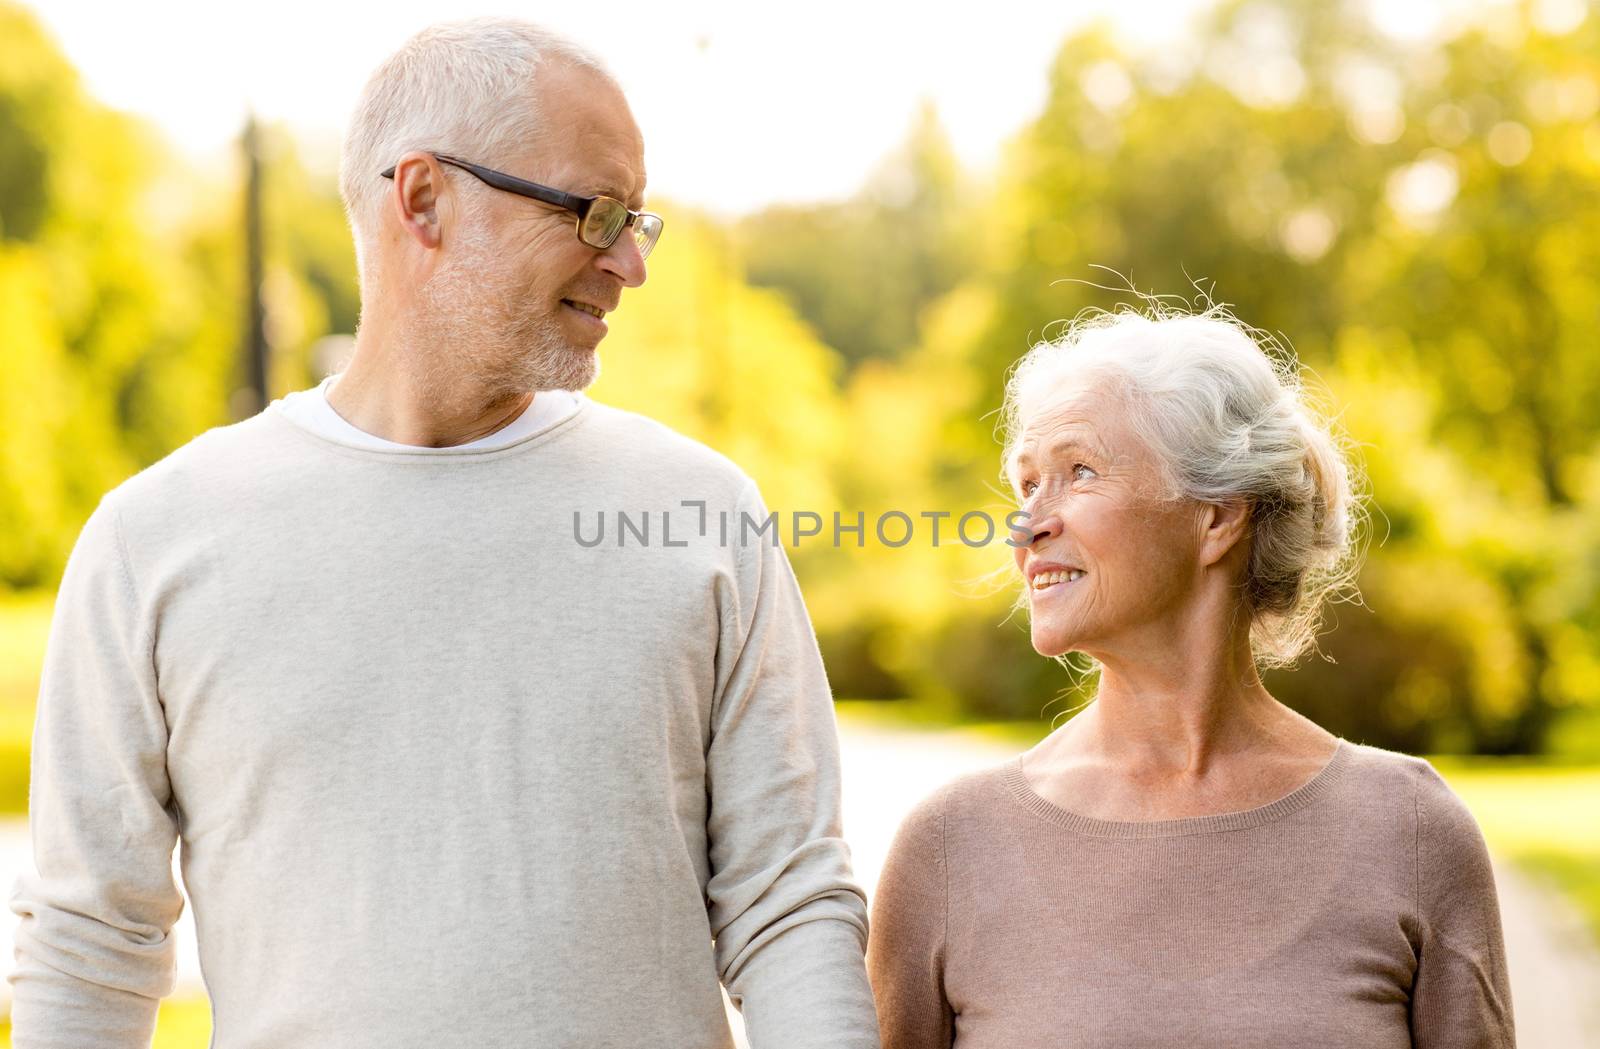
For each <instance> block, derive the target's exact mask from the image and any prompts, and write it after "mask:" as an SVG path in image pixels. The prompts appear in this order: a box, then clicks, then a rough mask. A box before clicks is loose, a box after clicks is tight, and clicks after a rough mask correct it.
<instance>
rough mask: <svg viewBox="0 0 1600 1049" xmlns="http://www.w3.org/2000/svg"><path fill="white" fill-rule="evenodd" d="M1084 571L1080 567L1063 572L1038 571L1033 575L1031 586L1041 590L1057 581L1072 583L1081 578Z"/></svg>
mask: <svg viewBox="0 0 1600 1049" xmlns="http://www.w3.org/2000/svg"><path fill="white" fill-rule="evenodd" d="M1085 574H1086V573H1085V572H1084V570H1083V569H1081V568H1073V569H1069V570H1068V571H1065V572H1040V573H1039V574H1038V575H1036V576H1034V577H1033V588H1034V589H1035V590H1043V589H1045V588H1046V587H1049V586H1054V585H1055V584H1057V583H1072V582H1076V581H1077V580H1079V579H1082V578H1083V577H1084V575H1085Z"/></svg>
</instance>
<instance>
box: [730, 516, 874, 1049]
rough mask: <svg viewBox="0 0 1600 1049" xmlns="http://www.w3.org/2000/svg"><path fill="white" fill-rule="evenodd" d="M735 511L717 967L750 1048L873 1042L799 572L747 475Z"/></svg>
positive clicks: (855, 891) (865, 1046)
mask: <svg viewBox="0 0 1600 1049" xmlns="http://www.w3.org/2000/svg"><path fill="white" fill-rule="evenodd" d="M744 513H748V514H750V515H751V517H752V520H753V522H754V523H753V524H752V525H751V529H750V531H749V532H748V535H746V533H745V532H744V530H743V529H742V528H741V527H740V524H741V522H739V521H734V522H732V524H733V527H734V529H735V532H734V541H733V547H734V550H735V551H736V554H737V558H736V563H737V578H736V579H733V580H730V581H729V582H728V585H727V586H726V587H724V591H725V592H724V593H723V594H721V595H719V597H720V600H721V604H722V620H723V627H722V636H721V638H720V640H719V644H718V653H717V668H716V681H717V692H716V696H715V697H714V703H713V707H712V725H711V740H710V743H709V745H708V747H707V751H706V789H707V793H708V797H709V803H710V806H709V813H708V816H707V838H708V851H709V858H710V864H711V877H710V880H709V882H708V883H707V886H706V896H707V906H708V910H709V915H710V919H711V931H712V935H713V937H715V940H716V943H715V957H716V964H717V969H718V972H719V974H720V975H721V977H722V981H723V984H724V985H725V986H726V987H727V989H728V995H729V998H730V999H731V1000H732V1001H733V1002H734V1004H735V1005H737V1006H738V1007H739V1009H740V1011H741V1012H742V1013H743V1014H744V1019H745V1029H746V1032H747V1034H748V1036H749V1040H750V1045H751V1049H805V1047H813V1046H814V1047H817V1049H824V1047H826V1049H877V1046H878V1034H877V1018H876V1016H875V1014H874V1012H873V1006H872V992H871V989H870V988H869V987H868V985H867V977H866V967H865V964H864V960H863V952H864V949H865V946H866V938H867V909H866V901H865V898H864V896H863V894H862V892H861V889H860V888H859V887H858V886H857V885H856V884H855V882H854V881H853V879H852V876H851V870H850V853H849V849H848V848H847V847H846V845H845V842H844V838H843V836H842V827H841V818H840V811H839V803H840V801H839V777H840V772H839V743H838V735H837V730H836V727H835V722H834V713H833V698H832V694H831V692H830V691H829V689H828V682H827V678H826V676H825V674H824V672H823V668H822V659H821V656H820V655H819V654H818V651H817V643H816V637H815V635H814V634H813V633H812V631H811V623H810V620H809V619H808V618H807V616H806V610H805V605H804V603H803V602H802V600H801V597H800V589H799V585H798V584H797V583H796V581H795V578H794V573H793V572H792V571H791V570H790V568H789V564H788V561H787V559H786V558H785V557H784V554H783V551H782V550H781V548H779V547H778V546H777V544H776V543H775V542H773V541H772V540H773V539H774V538H775V535H774V533H773V532H772V531H769V532H768V533H767V537H759V536H757V535H756V534H755V532H754V528H755V527H757V526H759V525H760V523H761V522H762V521H764V520H765V519H766V512H765V507H764V506H763V505H762V503H761V500H760V497H759V495H757V494H756V492H755V489H754V486H749V487H747V489H746V490H745V493H744V495H743V497H742V498H741V499H740V500H739V506H738V510H737V511H736V514H744ZM773 528H774V529H775V528H776V525H774V526H773ZM740 539H744V542H740V541H739V540H740Z"/></svg>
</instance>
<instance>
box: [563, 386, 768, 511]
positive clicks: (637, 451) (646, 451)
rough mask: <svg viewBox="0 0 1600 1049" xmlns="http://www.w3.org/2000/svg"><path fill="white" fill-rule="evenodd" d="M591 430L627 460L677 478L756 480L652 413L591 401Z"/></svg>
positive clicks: (731, 482) (738, 483) (735, 484)
mask: <svg viewBox="0 0 1600 1049" xmlns="http://www.w3.org/2000/svg"><path fill="white" fill-rule="evenodd" d="M588 413H589V420H588V424H589V431H590V432H591V433H592V434H593V435H594V436H595V437H596V438H597V439H599V440H600V441H603V442H606V443H607V444H608V445H610V446H611V447H612V448H613V449H614V450H615V451H616V452H618V453H622V454H623V456H624V457H625V461H627V462H631V463H634V464H637V465H638V466H639V467H641V468H644V469H648V470H650V471H651V472H652V473H656V474H663V473H665V474H672V475H675V479H680V478H681V479H695V480H707V481H716V482H722V483H725V484H727V485H728V486H729V487H731V488H732V489H734V490H735V491H737V490H741V489H743V488H745V487H747V486H750V485H751V484H752V483H753V482H752V481H751V479H750V475H749V474H747V473H745V471H744V470H743V469H741V468H740V467H739V464H737V463H735V462H734V461H733V460H732V459H730V458H728V457H727V456H726V455H724V454H722V453H721V452H719V451H717V450H716V449H714V448H712V447H710V446H709V445H707V444H704V443H702V442H700V441H697V440H695V439H694V438H693V437H689V436H687V435H686V434H682V433H679V432H678V431H677V430H674V429H673V428H672V427H670V426H668V425H667V424H666V423H664V422H661V421H660V420H658V419H652V418H651V417H650V416H648V415H641V414H640V413H638V412H633V411H629V410H627V409H625V408H618V407H616V406H615V405H609V404H602V403H601V402H599V401H590V402H589V405H588Z"/></svg>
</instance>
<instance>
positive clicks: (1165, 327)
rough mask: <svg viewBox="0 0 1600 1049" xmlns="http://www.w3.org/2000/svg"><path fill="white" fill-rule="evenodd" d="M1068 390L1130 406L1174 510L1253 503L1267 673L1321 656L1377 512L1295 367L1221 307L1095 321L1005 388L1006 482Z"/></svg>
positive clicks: (1042, 354) (1030, 360) (1253, 569)
mask: <svg viewBox="0 0 1600 1049" xmlns="http://www.w3.org/2000/svg"><path fill="white" fill-rule="evenodd" d="M1258 339H1260V340H1261V341H1260V342H1258V341H1257V340H1258ZM1263 344H1265V345H1266V346H1267V347H1270V348H1271V349H1273V350H1275V351H1277V353H1278V357H1279V359H1277V360H1274V359H1273V358H1272V357H1270V356H1269V355H1268V354H1267V352H1266V351H1265V350H1264V349H1263ZM1069 379H1070V380H1071V381H1072V382H1073V383H1074V384H1075V385H1079V384H1082V383H1084V382H1085V381H1086V380H1087V381H1088V382H1090V383H1093V384H1104V385H1102V386H1101V388H1102V389H1108V390H1110V391H1112V392H1114V393H1115V394H1116V395H1118V396H1119V397H1121V398H1122V400H1123V403H1124V405H1125V407H1126V409H1127V412H1128V415H1127V420H1128V424H1129V426H1130V428H1131V429H1132V431H1133V432H1134V433H1135V434H1136V435H1137V436H1138V437H1139V438H1140V439H1141V440H1142V441H1143V442H1144V443H1145V445H1146V447H1148V448H1149V449H1150V451H1151V452H1152V453H1153V455H1154V457H1155V458H1156V460H1157V461H1158V462H1160V463H1161V464H1162V467H1163V473H1164V476H1163V477H1162V478H1161V479H1160V480H1161V482H1162V484H1163V488H1164V491H1163V492H1162V493H1161V494H1162V495H1163V496H1164V497H1165V498H1167V499H1172V500H1195V501H1198V502H1203V503H1229V502H1235V501H1238V500H1245V501H1248V502H1249V504H1250V506H1251V532H1250V559H1249V567H1248V570H1247V572H1246V575H1245V578H1244V580H1243V581H1242V584H1241V586H1242V591H1243V594H1242V597H1243V601H1242V606H1241V607H1242V609H1243V610H1244V611H1245V612H1246V613H1248V614H1249V616H1250V617H1251V618H1250V645H1251V650H1252V652H1253V653H1254V655H1255V659H1256V663H1257V665H1258V666H1261V667H1274V666H1289V665H1292V664H1293V663H1294V662H1295V661H1296V660H1298V658H1299V657H1300V656H1301V655H1302V654H1303V653H1304V652H1305V651H1306V650H1307V649H1310V648H1314V647H1315V642H1316V634H1317V631H1318V629H1319V627H1320V625H1321V622H1322V614H1323V609H1324V607H1325V605H1326V604H1327V603H1328V602H1329V601H1330V600H1332V599H1337V598H1340V597H1353V596H1354V595H1355V593H1356V592H1355V576H1356V573H1357V570H1358V568H1359V561H1360V550H1359V546H1358V543H1357V540H1356V534H1357V532H1358V530H1359V526H1360V524H1361V522H1362V521H1363V520H1364V519H1365V507H1364V497H1363V494H1362V485H1363V481H1362V478H1361V475H1360V473H1359V471H1358V469H1357V467H1356V465H1355V462H1354V460H1353V457H1352V456H1350V455H1349V454H1347V452H1346V451H1345V449H1344V448H1343V447H1342V446H1341V441H1340V440H1339V439H1338V438H1336V437H1335V436H1334V434H1333V432H1332V427H1331V425H1330V423H1329V421H1328V420H1327V419H1326V417H1324V416H1323V415H1321V414H1319V413H1318V412H1317V410H1316V409H1315V408H1314V406H1313V405H1312V403H1311V399H1310V398H1309V396H1308V395H1307V391H1306V390H1305V387H1304V385H1303V384H1302V382H1301V379H1300V368H1299V365H1298V363H1297V362H1296V361H1295V359H1294V358H1293V356H1292V355H1291V354H1290V353H1289V352H1288V351H1287V350H1285V349H1284V348H1283V347H1281V346H1280V345H1278V343H1277V341H1276V340H1275V339H1272V338H1271V337H1268V336H1264V335H1260V334H1259V333H1256V332H1254V331H1252V330H1251V329H1249V328H1247V327H1246V326H1245V325H1243V324H1241V323H1240V322H1239V321H1238V320H1236V319H1235V318H1234V317H1233V316H1232V315H1231V314H1229V313H1228V312H1227V310H1226V309H1224V308H1223V307H1221V306H1213V307H1211V308H1209V309H1207V310H1205V311H1204V312H1203V313H1198V314H1191V313H1187V312H1184V311H1181V310H1177V309H1174V308H1172V307H1170V306H1167V305H1165V304H1163V303H1162V302H1160V301H1159V300H1156V301H1150V302H1148V304H1147V306H1146V307H1145V308H1144V309H1142V310H1141V309H1136V308H1133V307H1131V306H1130V307H1124V308H1122V309H1120V310H1118V311H1116V312H1106V311H1103V310H1091V311H1087V312H1085V313H1084V314H1082V315H1080V316H1079V317H1077V318H1076V319H1075V320H1073V321H1071V322H1069V323H1068V324H1067V326H1066V329H1065V331H1064V332H1063V333H1062V334H1061V335H1059V336H1058V337H1055V338H1053V339H1050V340H1049V341H1047V342H1044V343H1041V344H1039V345H1037V346H1035V347H1034V348H1033V349H1032V350H1031V351H1029V353H1028V354H1026V355H1025V356H1024V357H1023V358H1022V359H1021V360H1020V361H1019V362H1018V363H1017V364H1016V366H1015V367H1014V368H1013V369H1012V372H1011V374H1010V376H1009V377H1008V379H1007V382H1006V395H1005V407H1004V418H1003V425H1004V428H1005V455H1004V460H1003V461H1004V463H1005V473H1006V474H1007V480H1008V481H1010V480H1011V477H1010V473H1011V468H1012V464H1013V461H1014V458H1015V455H1016V452H1017V446H1018V443H1019V442H1020V440H1021V437H1022V433H1023V428H1024V427H1025V426H1026V425H1027V421H1028V418H1029V416H1030V415H1031V414H1032V413H1033V412H1034V411H1035V410H1036V409H1037V408H1038V407H1039V406H1040V404H1041V403H1042V402H1043V401H1044V400H1045V399H1047V398H1048V397H1049V396H1050V395H1051V393H1052V391H1053V390H1055V389H1056V387H1057V386H1058V385H1059V384H1060V383H1061V382H1062V381H1063V380H1069ZM1013 488H1014V486H1013Z"/></svg>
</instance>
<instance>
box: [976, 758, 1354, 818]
mask: <svg viewBox="0 0 1600 1049" xmlns="http://www.w3.org/2000/svg"><path fill="white" fill-rule="evenodd" d="M1351 750H1352V748H1351V746H1350V744H1349V743H1348V742H1347V741H1345V740H1344V739H1340V740H1339V743H1338V746H1336V747H1335V748H1334V751H1333V756H1332V757H1330V758H1329V759H1328V761H1327V764H1325V765H1323V766H1322V768H1321V769H1320V770H1318V772H1317V773H1316V775H1314V776H1312V777H1311V778H1310V779H1308V780H1307V781H1306V782H1304V783H1302V784H1301V785H1300V786H1298V787H1296V788H1295V789H1294V790H1292V791H1290V792H1289V793H1288V794H1285V795H1284V796H1283V797H1281V798H1279V799H1278V800H1277V801H1272V802H1268V803H1267V804H1265V805H1260V806H1258V807H1256V808H1253V809H1243V810H1241V811H1239V812H1222V813H1215V814H1213V815H1209V816H1185V817H1182V818H1180V819H1171V820H1102V819H1095V818H1093V817H1090V816H1082V815H1079V814H1078V813H1076V812H1070V811H1068V810H1067V809H1064V808H1062V807H1061V806H1059V805H1057V804H1055V803H1054V802H1052V801H1046V800H1045V799H1044V798H1043V797H1041V796H1040V795H1039V793H1038V792H1037V791H1035V790H1034V789H1033V787H1032V785H1030V784H1029V783H1028V777H1027V775H1026V774H1025V773H1024V772H1023V771H1022V755H1021V754H1018V755H1017V756H1016V757H1014V758H1012V759H1011V760H1010V761H1008V762H1006V764H1005V765H1003V766H1002V769H1003V770H1004V779H1005V783H1006V786H1007V788H1009V789H1010V791H1011V795H1012V797H1014V798H1015V799H1016V800H1017V801H1018V803H1020V804H1021V805H1022V807H1023V808H1025V809H1027V810H1028V811H1029V812H1031V813H1033V814H1034V815H1035V816H1038V817H1040V818H1041V819H1044V820H1047V821H1049V822H1051V823H1054V824H1057V825H1058V826H1062V827H1065V828H1067V829H1068V830H1071V831H1074V832H1076V833H1078V834H1083V835H1086V836H1089V837H1095V838H1175V837H1182V836H1185V835H1193V834H1219V833H1223V832H1226V831H1235V830H1244V829H1246V828H1249V827H1259V826H1260V825H1262V824H1263V823H1271V822H1272V821H1273V820H1278V819H1282V818H1283V817H1285V816H1287V815H1289V814H1290V813H1292V812H1298V811H1299V810H1300V809H1303V808H1305V807H1306V806H1307V805H1309V804H1311V803H1312V802H1313V801H1315V800H1316V799H1318V798H1320V797H1321V796H1323V795H1324V794H1326V793H1327V792H1328V790H1329V789H1330V788H1331V787H1332V786H1333V785H1334V784H1335V783H1336V782H1337V781H1338V779H1339V776H1340V774H1341V773H1342V772H1343V771H1344V770H1345V768H1346V767H1347V766H1348V765H1349V763H1350V755H1351Z"/></svg>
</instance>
